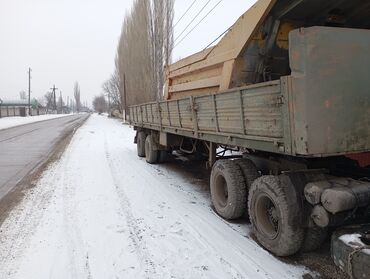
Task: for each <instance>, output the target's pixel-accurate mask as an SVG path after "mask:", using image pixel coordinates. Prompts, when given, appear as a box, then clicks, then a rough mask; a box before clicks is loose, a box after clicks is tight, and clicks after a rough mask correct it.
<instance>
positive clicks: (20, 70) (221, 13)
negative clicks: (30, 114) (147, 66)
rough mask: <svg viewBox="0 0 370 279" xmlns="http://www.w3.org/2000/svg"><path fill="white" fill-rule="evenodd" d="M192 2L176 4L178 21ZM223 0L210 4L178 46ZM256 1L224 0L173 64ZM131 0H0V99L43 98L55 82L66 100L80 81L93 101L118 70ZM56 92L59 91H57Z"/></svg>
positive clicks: (197, 4) (188, 39)
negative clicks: (116, 62) (24, 94)
mask: <svg viewBox="0 0 370 279" xmlns="http://www.w3.org/2000/svg"><path fill="white" fill-rule="evenodd" d="M192 2H193V0H176V1H175V20H174V22H175V23H176V22H177V21H178V20H179V18H180V17H181V16H182V15H183V14H184V12H185V11H186V10H187V8H188V7H189V6H190V4H191V3H192ZM207 2H208V0H197V1H196V2H195V4H194V5H193V6H192V8H191V9H190V10H189V12H188V13H187V14H186V15H185V16H184V17H183V19H182V20H181V21H180V22H179V23H178V24H177V25H176V27H175V38H177V37H178V36H179V34H180V33H181V32H182V31H183V30H184V28H185V27H186V26H187V25H188V24H189V23H190V21H191V20H192V19H193V18H194V16H195V15H196V14H197V13H198V12H199V11H200V10H201V8H202V7H203V6H204V5H205V4H206V3H207ZM218 2H219V0H210V2H209V4H208V5H207V6H206V8H205V9H204V10H203V12H202V13H201V14H200V15H199V16H198V17H197V18H196V19H195V20H194V22H193V23H192V24H191V26H190V27H189V28H188V29H187V30H186V31H185V32H183V35H181V36H180V37H179V38H178V39H177V41H176V44H177V43H179V42H180V41H181V39H182V38H183V37H184V36H185V35H186V34H187V33H188V31H190V30H191V29H192V27H193V26H195V25H196V24H197V23H198V22H199V21H200V20H201V19H202V18H203V17H204V16H205V15H206V14H207V13H208V12H209V11H210V10H211V9H212V8H213V7H214V6H215V5H216V4H217V3H218ZM254 2H255V0H223V1H222V2H221V3H220V4H219V5H218V6H217V7H216V8H215V9H214V10H213V12H211V13H210V14H209V16H207V17H206V19H205V20H204V21H203V22H202V23H201V24H200V25H199V26H198V27H197V28H196V29H194V31H192V32H191V33H190V34H189V35H188V36H187V37H186V38H185V39H184V40H183V41H182V42H181V43H179V44H178V45H177V46H176V48H175V49H174V54H173V57H174V60H177V59H179V58H184V57H186V56H188V55H190V54H192V53H194V52H197V51H200V50H202V49H203V48H204V47H206V46H207V45H208V44H209V43H211V42H212V41H213V40H214V39H215V38H216V37H217V36H218V35H220V34H221V33H222V32H224V31H225V30H226V29H227V28H228V27H229V26H230V25H231V24H232V23H233V22H234V21H235V20H236V19H237V18H238V17H239V16H240V15H241V14H243V13H244V11H246V10H247V9H248V8H249V7H250V6H251V5H252V4H253V3H254ZM131 4H132V1H131V0H0V98H3V99H18V98H19V92H20V91H22V90H24V91H27V90H28V77H27V71H28V67H31V68H32V96H34V97H41V96H43V95H44V94H45V93H46V92H47V91H48V90H49V88H50V87H52V86H53V84H55V85H56V87H57V88H59V90H61V91H62V94H63V97H64V99H65V100H66V96H68V95H69V96H70V97H72V96H73V84H74V82H75V81H78V82H79V83H80V87H81V97H82V98H81V99H82V100H83V101H87V102H88V103H91V100H92V98H93V96H95V95H98V94H100V93H101V84H102V83H103V81H104V80H106V79H107V78H109V75H110V73H112V71H113V69H114V56H115V52H116V46H117V42H118V38H119V35H120V30H121V24H122V21H123V18H124V15H125V13H126V12H127V11H129V10H130V8H131ZM59 90H58V93H59Z"/></svg>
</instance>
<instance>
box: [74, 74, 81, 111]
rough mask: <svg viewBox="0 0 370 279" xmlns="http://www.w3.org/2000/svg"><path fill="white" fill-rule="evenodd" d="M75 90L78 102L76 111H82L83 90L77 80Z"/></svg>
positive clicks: (76, 101)
mask: <svg viewBox="0 0 370 279" xmlns="http://www.w3.org/2000/svg"><path fill="white" fill-rule="evenodd" d="M73 92H74V97H75V103H76V111H77V112H80V109H81V92H80V85H79V84H78V82H77V81H76V82H75V85H74V89H73Z"/></svg>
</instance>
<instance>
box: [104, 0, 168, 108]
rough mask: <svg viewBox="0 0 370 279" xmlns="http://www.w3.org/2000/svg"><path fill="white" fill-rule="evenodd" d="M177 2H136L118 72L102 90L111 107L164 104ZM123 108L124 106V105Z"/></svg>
mask: <svg viewBox="0 0 370 279" xmlns="http://www.w3.org/2000/svg"><path fill="white" fill-rule="evenodd" d="M173 17H174V0H134V3H133V7H132V10H131V11H130V12H129V13H127V14H126V16H125V18H124V21H123V25H122V29H121V35H120V39H119V43H118V47H117V54H116V59H115V71H114V73H113V74H112V75H111V77H110V78H109V79H108V80H107V81H106V82H104V84H103V85H102V89H103V91H104V93H105V94H106V95H107V96H108V98H109V99H110V100H111V106H113V107H114V108H116V109H118V110H119V111H120V112H122V111H123V109H124V106H125V107H126V106H129V105H133V104H138V103H143V102H149V101H156V100H161V99H162V98H163V86H164V80H165V77H164V74H165V73H164V68H165V66H166V65H168V64H170V63H171V57H172V49H173ZM122 104H124V106H123V105H122Z"/></svg>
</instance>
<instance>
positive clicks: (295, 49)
mask: <svg viewBox="0 0 370 279" xmlns="http://www.w3.org/2000/svg"><path fill="white" fill-rule="evenodd" d="M289 40H290V50H289V51H290V66H291V70H292V77H291V84H292V85H291V92H290V99H291V101H292V104H291V106H290V107H289V109H290V115H291V122H292V137H293V138H292V140H293V142H294V145H293V149H294V153H296V154H299V155H307V156H311V155H313V156H327V155H335V154H345V153H356V152H365V151H369V150H370V30H361V29H347V28H330V27H311V28H303V29H299V30H295V31H293V32H291V33H290V38H289Z"/></svg>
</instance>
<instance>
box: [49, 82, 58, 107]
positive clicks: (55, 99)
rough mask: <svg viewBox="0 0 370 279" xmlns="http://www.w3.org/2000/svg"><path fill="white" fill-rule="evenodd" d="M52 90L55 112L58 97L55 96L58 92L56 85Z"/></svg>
mask: <svg viewBox="0 0 370 279" xmlns="http://www.w3.org/2000/svg"><path fill="white" fill-rule="evenodd" d="M50 89H51V90H53V98H54V110H57V97H56V95H55V90H57V89H58V88H56V87H55V84H54V85H53V87H52V88H50Z"/></svg>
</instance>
